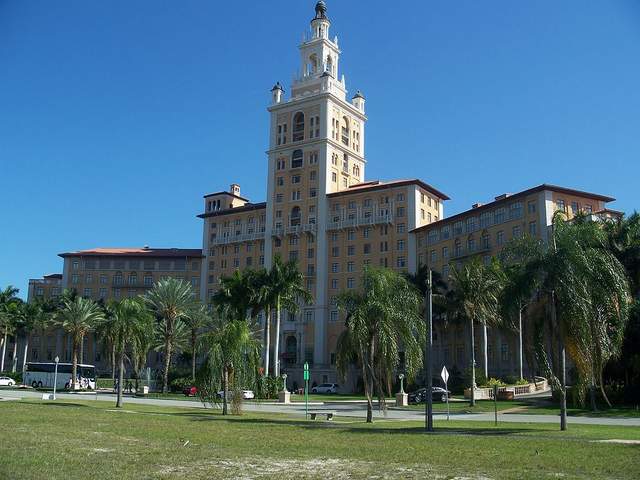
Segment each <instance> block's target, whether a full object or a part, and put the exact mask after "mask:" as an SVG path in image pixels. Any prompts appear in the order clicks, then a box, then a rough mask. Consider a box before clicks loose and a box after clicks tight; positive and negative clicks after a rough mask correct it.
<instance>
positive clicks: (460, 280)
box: [448, 258, 502, 405]
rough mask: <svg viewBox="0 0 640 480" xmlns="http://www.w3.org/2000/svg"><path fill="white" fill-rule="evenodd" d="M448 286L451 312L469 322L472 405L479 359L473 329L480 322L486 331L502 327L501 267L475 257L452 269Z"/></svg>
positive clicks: (472, 403) (473, 403)
mask: <svg viewBox="0 0 640 480" xmlns="http://www.w3.org/2000/svg"><path fill="white" fill-rule="evenodd" d="M449 283H450V286H451V291H450V292H449V296H448V303H449V305H450V311H451V312H452V313H453V315H454V316H457V317H459V318H463V319H466V320H467V321H468V322H469V329H470V333H471V335H470V345H471V348H470V354H471V365H470V368H471V385H470V389H471V405H475V388H476V373H475V372H476V369H475V366H476V358H475V332H474V326H475V324H476V323H480V324H481V325H482V326H483V327H484V328H486V327H487V325H493V326H497V325H499V324H500V310H499V300H498V299H499V295H500V290H501V287H502V280H501V277H500V273H499V267H498V266H497V264H496V263H495V262H492V263H491V264H490V265H483V264H482V263H480V261H479V260H478V259H477V258H475V259H472V260H471V261H470V262H468V263H466V264H464V265H463V266H462V267H461V268H457V269H453V270H452V272H451V276H450V280H449ZM485 338H486V337H485ZM485 363H486V360H485ZM485 370H486V368H485ZM485 376H486V373H485Z"/></svg>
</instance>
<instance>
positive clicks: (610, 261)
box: [524, 212, 631, 430]
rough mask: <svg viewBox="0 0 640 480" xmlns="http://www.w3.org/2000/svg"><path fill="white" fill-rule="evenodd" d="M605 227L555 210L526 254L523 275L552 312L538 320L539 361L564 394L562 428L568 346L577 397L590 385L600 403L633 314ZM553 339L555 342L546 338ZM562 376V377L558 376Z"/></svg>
mask: <svg viewBox="0 0 640 480" xmlns="http://www.w3.org/2000/svg"><path fill="white" fill-rule="evenodd" d="M606 235H607V233H606V231H605V229H603V228H602V226H601V225H600V224H598V223H596V222H589V221H586V220H584V219H580V218H578V219H575V220H574V221H572V222H567V221H565V220H564V218H563V216H562V214H560V213H559V212H558V213H557V214H556V215H554V218H553V229H552V231H551V238H550V241H549V242H548V244H547V245H544V244H542V243H539V244H538V245H537V248H536V249H533V250H532V251H531V252H530V253H529V255H528V258H527V259H526V265H525V272H524V275H525V276H527V277H529V278H531V279H533V280H534V282H535V283H534V289H535V292H536V297H537V298H538V299H541V301H542V302H544V304H546V306H547V307H548V308H547V310H548V315H544V316H541V317H540V318H538V319H537V321H536V322H535V324H534V328H535V347H536V356H537V358H538V362H539V363H540V364H541V366H542V367H543V368H544V370H545V372H546V373H547V376H548V377H549V380H550V381H551V384H552V386H553V388H554V389H556V390H558V391H560V394H561V429H563V430H564V429H566V387H565V382H564V381H562V378H563V377H564V370H563V368H562V364H563V362H562V358H563V357H564V350H565V348H566V350H567V351H568V353H569V355H570V356H571V358H572V360H573V362H574V363H575V365H576V369H577V371H578V382H577V384H576V385H575V387H576V391H577V393H578V398H579V399H583V398H584V396H585V394H586V391H587V390H589V392H590V397H591V405H592V408H594V409H595V408H596V403H595V390H596V388H597V384H598V383H599V385H600V390H601V393H602V395H603V398H604V399H605V401H607V403H609V401H608V399H607V397H606V394H605V392H604V385H603V381H602V375H603V374H602V372H603V369H604V366H605V365H606V363H607V362H608V361H609V359H611V358H615V357H616V356H618V355H619V353H620V348H621V345H622V342H623V338H624V331H625V326H626V323H627V321H628V317H629V308H630V303H631V302H630V295H629V285H628V281H627V278H626V272H625V269H624V267H623V265H622V264H621V263H620V261H619V260H618V259H617V258H616V257H615V255H614V254H613V253H612V252H611V251H610V249H609V246H608V244H607V238H606ZM547 338H552V339H554V340H555V341H551V342H547V341H546V340H545V339H547ZM559 377H560V378H559Z"/></svg>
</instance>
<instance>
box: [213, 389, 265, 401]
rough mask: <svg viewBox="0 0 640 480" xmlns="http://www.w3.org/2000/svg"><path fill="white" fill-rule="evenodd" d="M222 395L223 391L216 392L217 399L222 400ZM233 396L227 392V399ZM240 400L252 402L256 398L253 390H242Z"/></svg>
mask: <svg viewBox="0 0 640 480" xmlns="http://www.w3.org/2000/svg"><path fill="white" fill-rule="evenodd" d="M222 394H223V391H222V390H220V391H219V392H218V398H222ZM232 396H233V392H227V398H231V397H232ZM242 398H243V399H244V400H253V399H254V398H256V395H255V393H253V390H242Z"/></svg>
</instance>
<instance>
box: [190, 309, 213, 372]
mask: <svg viewBox="0 0 640 480" xmlns="http://www.w3.org/2000/svg"><path fill="white" fill-rule="evenodd" d="M184 322H185V324H186V325H187V327H188V328H189V334H190V335H189V343H190V346H191V380H192V381H194V382H195V380H196V359H197V356H198V335H199V334H200V333H202V332H201V331H202V329H203V328H204V327H206V326H207V325H209V324H210V323H211V315H210V314H209V311H208V310H207V307H205V306H204V305H199V306H198V307H197V308H196V309H194V310H192V311H191V312H189V313H188V315H187V316H186V317H185V318H184Z"/></svg>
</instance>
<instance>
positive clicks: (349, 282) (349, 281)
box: [347, 277, 355, 288]
mask: <svg viewBox="0 0 640 480" xmlns="http://www.w3.org/2000/svg"><path fill="white" fill-rule="evenodd" d="M354 286H355V280H354V279H353V278H351V277H349V278H347V288H353V287H354Z"/></svg>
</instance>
